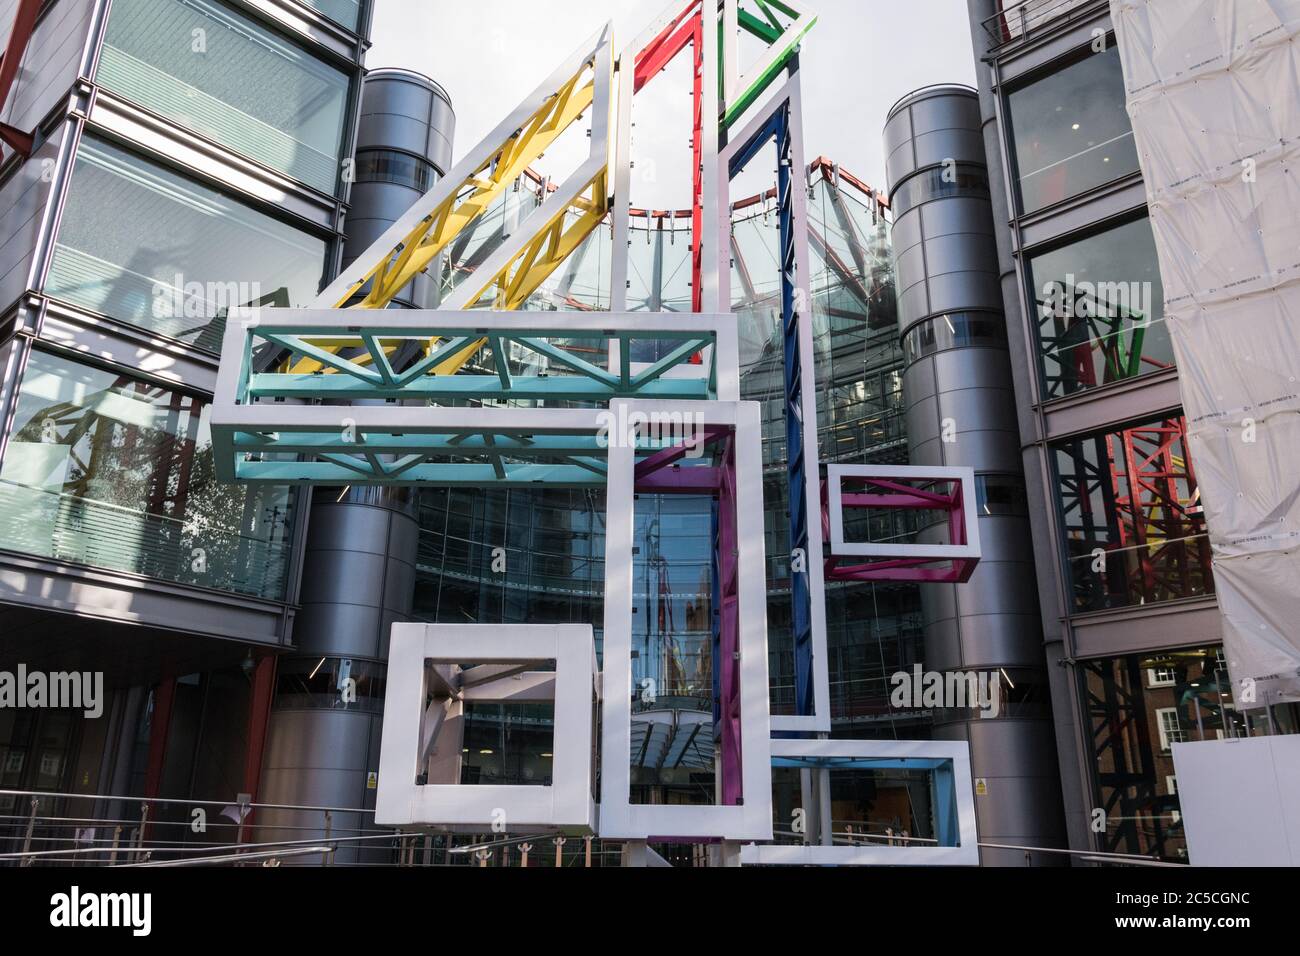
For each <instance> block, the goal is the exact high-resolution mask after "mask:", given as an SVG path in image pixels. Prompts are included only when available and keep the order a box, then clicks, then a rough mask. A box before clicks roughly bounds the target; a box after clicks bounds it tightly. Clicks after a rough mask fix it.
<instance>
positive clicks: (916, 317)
mask: <svg viewBox="0 0 1300 956" xmlns="http://www.w3.org/2000/svg"><path fill="white" fill-rule="evenodd" d="M931 314H932V313H931V312H930V287H929V285H927V284H926V282H925V281H924V280H922V281H921V282H917V283H915V284H914V285H912V287H911V288H909V289H906V290H901V289H900V291H899V293H898V324H899V325H902V326H908V325H912V324H914V323H916V322H920V321H921V320H922V319H924V318H928V317H929V316H930V315H931Z"/></svg>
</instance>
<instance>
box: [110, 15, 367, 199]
mask: <svg viewBox="0 0 1300 956" xmlns="http://www.w3.org/2000/svg"><path fill="white" fill-rule="evenodd" d="M95 78H96V80H98V82H99V83H100V85H102V86H103V87H104V88H105V89H109V90H112V91H113V92H114V93H119V94H121V95H122V96H124V97H126V98H127V99H129V100H131V101H132V102H134V103H137V104H139V105H140V106H143V107H145V108H146V109H148V110H152V111H153V112H154V113H157V114H159V115H160V116H163V117H165V118H167V119H169V120H172V121H173V122H175V123H178V124H179V125H181V126H183V127H185V128H186V129H188V130H192V131H193V132H195V133H198V134H200V135H202V136H206V137H207V138H209V139H211V140H214V141H216V142H218V143H220V144H221V145H222V146H226V147H229V148H230V149H232V150H234V151H235V152H236V153H239V154H240V155H241V156H245V157H247V158H249V159H252V160H255V161H257V162H259V163H265V164H266V165H267V166H270V167H271V168H272V169H276V170H278V171H280V172H282V173H286V174H287V175H289V176H290V177H292V178H294V179H297V180H299V181H300V182H304V183H306V184H307V185H309V186H313V187H315V188H316V189H319V190H320V191H321V192H324V193H329V194H331V195H332V194H333V193H334V191H335V188H336V187H337V185H338V182H339V178H340V177H339V173H340V170H341V168H342V167H341V163H340V160H341V158H342V150H343V130H344V125H345V124H344V114H345V113H346V111H347V105H348V80H347V77H346V76H345V75H344V74H343V73H341V72H339V71H338V70H336V69H334V68H332V67H329V66H326V65H325V64H324V63H322V62H321V61H320V60H317V59H316V58H315V57H313V56H311V55H309V54H308V53H307V52H306V51H305V50H303V49H301V48H300V47H298V46H296V45H294V44H292V43H290V42H288V41H287V40H284V39H281V38H280V37H279V35H278V34H276V33H273V32H272V31H270V30H268V29H266V28H264V27H262V26H261V25H260V24H258V23H257V22H256V21H254V20H252V19H250V18H248V17H246V16H243V15H241V14H239V13H237V12H235V11H234V10H232V9H231V8H229V7H227V6H226V5H225V4H223V3H216V2H213V0H130V2H129V3H116V4H113V6H112V9H111V11H110V13H109V17H108V27H107V29H106V32H105V37H104V44H103V46H102V47H101V49H100V59H99V67H98V69H97V72H96V74H95Z"/></svg>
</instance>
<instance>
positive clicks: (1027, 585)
mask: <svg viewBox="0 0 1300 956" xmlns="http://www.w3.org/2000/svg"><path fill="white" fill-rule="evenodd" d="M1032 571H1033V565H1032V564H1030V563H1028V562H1025V561H989V560H988V559H987V558H985V559H983V560H981V561H980V563H979V567H977V568H976V569H975V573H974V574H973V575H971V579H970V580H969V581H967V582H966V583H965V584H962V585H947V586H944V585H939V586H937V587H935V589H934V591H935V595H934V600H933V601H929V600H927V601H926V602H925V603H924V618H925V620H926V621H930V622H934V623H938V622H939V621H943V620H950V619H954V618H958V617H993V616H997V615H1002V614H1010V615H1015V616H1022V615H1031V616H1032V615H1034V614H1037V612H1038V605H1037V600H1038V597H1037V596H1038V591H1037V589H1036V588H1035V586H1034V580H1033V578H1032V576H1031V572H1032ZM1027 575H1029V579H1028V580H1025V578H1026V576H1027ZM1031 646H1032V645H1031ZM1016 660H1017V661H1020V662H1024V657H1023V656H1021V655H1017V657H1016ZM967 663H968V664H971V665H972V666H975V665H984V664H990V665H994V664H1006V663H1007V661H1006V660H1005V659H1003V658H1001V657H1000V655H989V656H988V657H987V659H981V660H969V661H967Z"/></svg>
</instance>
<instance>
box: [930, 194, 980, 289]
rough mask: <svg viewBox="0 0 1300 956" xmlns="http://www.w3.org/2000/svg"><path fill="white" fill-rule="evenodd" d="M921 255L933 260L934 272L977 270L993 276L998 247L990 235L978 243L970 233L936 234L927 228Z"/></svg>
mask: <svg viewBox="0 0 1300 956" xmlns="http://www.w3.org/2000/svg"><path fill="white" fill-rule="evenodd" d="M922 209H924V207H922ZM925 258H926V261H927V262H932V263H934V267H933V268H934V270H935V274H940V273H951V272H980V273H984V274H986V275H987V274H992V275H995V276H996V275H997V272H998V250H997V245H996V244H995V243H994V242H993V240H992V237H990V238H989V240H988V241H987V242H981V241H979V239H978V238H976V237H975V236H974V235H973V234H972V233H970V232H963V233H955V234H954V233H942V234H938V235H936V234H934V233H933V232H932V231H931V230H929V229H927V230H926V238H925Z"/></svg>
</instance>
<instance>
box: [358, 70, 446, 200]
mask: <svg viewBox="0 0 1300 956" xmlns="http://www.w3.org/2000/svg"><path fill="white" fill-rule="evenodd" d="M455 130H456V114H455V112H454V111H453V110H452V107H451V103H449V102H448V101H447V98H446V94H445V93H443V92H442V90H441V88H440V87H438V86H437V85H436V84H434V83H433V81H431V80H428V79H426V78H424V77H421V76H418V75H417V74H413V73H405V72H389V71H386V70H377V71H374V72H372V73H370V74H369V75H368V76H367V77H366V82H365V85H364V86H363V87H362V91H361V118H360V121H359V124H358V128H357V149H359V150H360V149H367V148H375V147H377V148H383V149H401V150H405V151H406V152H409V153H414V154H416V155H417V156H423V157H425V158H426V159H428V160H429V162H431V163H433V165H434V166H436V167H437V168H438V171H439V173H445V172H446V171H447V170H449V169H450V168H451V165H452V143H453V140H454V137H455ZM403 211H405V210H403Z"/></svg>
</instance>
